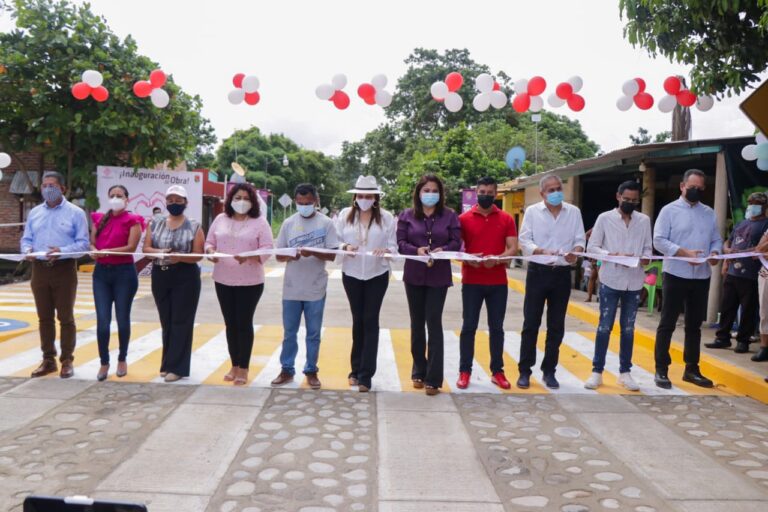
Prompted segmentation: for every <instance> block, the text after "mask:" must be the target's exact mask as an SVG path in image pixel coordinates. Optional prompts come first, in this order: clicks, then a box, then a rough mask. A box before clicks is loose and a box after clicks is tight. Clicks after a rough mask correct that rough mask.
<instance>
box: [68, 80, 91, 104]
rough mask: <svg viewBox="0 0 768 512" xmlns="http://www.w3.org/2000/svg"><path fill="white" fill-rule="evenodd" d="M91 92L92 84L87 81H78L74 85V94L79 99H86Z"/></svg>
mask: <svg viewBox="0 0 768 512" xmlns="http://www.w3.org/2000/svg"><path fill="white" fill-rule="evenodd" d="M89 94H91V86H90V85H88V84H87V83H85V82H77V83H76V84H75V85H73V86H72V96H74V97H75V98H77V99H78V100H84V99H85V98H87V97H88V95H89Z"/></svg>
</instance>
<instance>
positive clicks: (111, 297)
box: [93, 263, 139, 364]
mask: <svg viewBox="0 0 768 512" xmlns="http://www.w3.org/2000/svg"><path fill="white" fill-rule="evenodd" d="M138 289H139V277H138V275H137V274H136V266H135V265H134V264H133V263H125V264H123V265H104V264H101V263H96V269H95V270H94V271H93V301H94V303H95V304H96V340H97V341H98V345H99V358H100V359H101V364H109V326H110V324H111V323H112V304H114V305H115V317H116V319H117V339H118V342H119V347H120V351H119V353H118V355H117V360H118V361H125V358H126V356H127V354H128V342H129V341H130V339H131V305H132V304H133V298H134V297H135V296H136V290H138Z"/></svg>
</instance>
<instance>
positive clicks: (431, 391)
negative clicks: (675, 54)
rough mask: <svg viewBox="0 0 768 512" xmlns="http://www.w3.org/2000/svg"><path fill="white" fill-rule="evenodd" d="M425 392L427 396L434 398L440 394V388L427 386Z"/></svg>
mask: <svg viewBox="0 0 768 512" xmlns="http://www.w3.org/2000/svg"><path fill="white" fill-rule="evenodd" d="M425 392H426V393H427V396H435V395H437V394H439V393H440V388H436V387H435V386H427V389H426V390H425Z"/></svg>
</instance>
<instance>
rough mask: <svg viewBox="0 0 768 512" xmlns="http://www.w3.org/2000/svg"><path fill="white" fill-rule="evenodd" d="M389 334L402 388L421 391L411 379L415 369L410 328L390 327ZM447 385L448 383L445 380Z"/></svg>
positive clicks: (444, 383)
mask: <svg viewBox="0 0 768 512" xmlns="http://www.w3.org/2000/svg"><path fill="white" fill-rule="evenodd" d="M389 336H390V338H391V339H392V350H393V351H394V353H395V364H396V366H397V375H398V377H399V379H400V389H402V390H403V391H421V390H418V389H414V387H413V382H412V381H411V370H412V369H413V356H411V331H410V329H390V330H389ZM443 385H444V386H446V385H447V383H446V382H443Z"/></svg>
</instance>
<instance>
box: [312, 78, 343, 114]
mask: <svg viewBox="0 0 768 512" xmlns="http://www.w3.org/2000/svg"><path fill="white" fill-rule="evenodd" d="M346 86H347V75H344V74H341V73H339V74H338V75H334V77H333V78H332V79H331V83H330V84H320V85H318V86H317V88H316V89H315V95H317V97H318V98H320V99H321V100H327V101H332V102H333V105H334V106H335V107H336V108H337V109H339V110H344V109H345V108H347V107H348V106H349V96H348V95H347V93H345V92H344V91H343V90H342V89H344V87H346Z"/></svg>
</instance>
